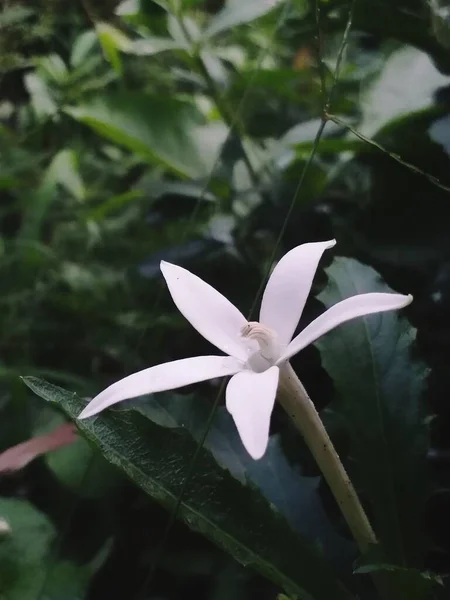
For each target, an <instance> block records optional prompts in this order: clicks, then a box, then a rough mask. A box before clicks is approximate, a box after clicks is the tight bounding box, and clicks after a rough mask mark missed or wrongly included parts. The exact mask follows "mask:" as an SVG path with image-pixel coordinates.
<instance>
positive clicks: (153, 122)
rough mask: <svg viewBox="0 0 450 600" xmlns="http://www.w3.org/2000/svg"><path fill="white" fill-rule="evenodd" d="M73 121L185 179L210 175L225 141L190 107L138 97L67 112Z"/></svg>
mask: <svg viewBox="0 0 450 600" xmlns="http://www.w3.org/2000/svg"><path fill="white" fill-rule="evenodd" d="M67 112H68V113H69V114H70V115H71V116H72V117H73V118H75V119H77V120H79V121H81V122H82V123H85V124H86V125H88V126H89V127H91V128H92V129H94V130H95V131H97V132H98V133H100V134H101V135H103V136H104V137H106V138H108V139H110V140H112V141H114V142H116V143H118V144H121V145H122V146H125V147H126V148H128V149H129V150H131V151H133V152H135V153H136V154H138V155H140V156H142V157H143V158H144V159H146V160H149V161H151V162H157V163H160V164H164V165H165V166H166V167H168V168H169V169H171V170H172V171H175V172H176V173H178V174H180V175H184V176H186V177H193V178H195V177H206V176H208V175H209V174H210V172H211V170H212V168H213V165H214V164H215V161H216V158H217V156H218V154H219V152H220V151H221V149H222V145H223V143H224V141H225V139H226V136H227V132H228V130H227V128H226V127H225V126H224V125H223V123H205V122H204V119H203V118H202V116H201V115H200V114H199V113H198V112H197V110H196V109H195V108H194V107H193V106H192V105H191V104H189V103H187V102H183V101H181V100H178V99H176V98H172V97H171V98H164V97H161V96H149V95H147V94H143V93H139V92H122V93H116V94H111V95H109V96H107V95H103V96H101V97H97V98H95V99H94V100H93V101H92V102H90V103H88V104H84V105H81V106H77V107H74V108H71V109H68V110H67Z"/></svg>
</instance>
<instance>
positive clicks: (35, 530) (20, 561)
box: [0, 498, 55, 600]
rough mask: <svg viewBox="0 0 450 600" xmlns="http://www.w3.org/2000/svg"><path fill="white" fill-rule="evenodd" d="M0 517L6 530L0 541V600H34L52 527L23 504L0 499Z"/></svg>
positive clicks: (40, 584)
mask: <svg viewBox="0 0 450 600" xmlns="http://www.w3.org/2000/svg"><path fill="white" fill-rule="evenodd" d="M0 516H1V517H2V518H3V519H5V521H6V522H7V523H8V525H9V529H10V531H9V532H7V533H4V534H2V535H1V537H0V573H1V576H0V599H1V600H3V599H5V600H6V599H7V600H35V598H36V593H37V591H38V590H39V588H40V587H41V586H42V584H43V582H44V577H45V571H44V570H43V564H44V562H45V560H46V559H47V558H48V555H49V552H50V544H51V542H52V541H53V539H54V536H55V531H54V528H53V525H52V524H51V522H50V521H49V520H48V519H47V517H46V516H45V515H43V514H42V513H40V512H39V511H38V510H37V509H35V508H34V507H33V506H32V505H31V504H29V503H28V502H26V501H24V500H16V499H9V498H8V499H7V498H1V499H0Z"/></svg>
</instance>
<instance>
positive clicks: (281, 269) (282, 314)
mask: <svg viewBox="0 0 450 600" xmlns="http://www.w3.org/2000/svg"><path fill="white" fill-rule="evenodd" d="M335 244H336V240H329V241H328V242H314V243H309V244H302V245H301V246H297V247H296V248H294V249H293V250H291V251H290V252H288V253H287V254H285V255H284V256H283V258H282V259H281V260H280V261H279V262H278V264H277V265H276V267H275V268H274V270H273V272H272V275H271V276H270V279H269V281H268V282H267V286H266V289H265V290H264V295H263V299H262V302H261V311H260V316H259V321H260V323H262V324H263V325H266V326H267V327H269V328H270V329H273V330H274V331H276V332H277V334H278V339H279V342H280V344H281V345H282V346H286V345H287V344H289V342H290V341H291V339H292V336H293V335H294V331H295V328H296V327H297V324H298V322H299V320H300V317H301V315H302V312H303V309H304V307H305V303H306V300H307V298H308V294H309V291H310V289H311V285H312V282H313V279H314V275H315V273H316V270H317V265H318V264H319V261H320V259H321V257H322V254H323V253H324V252H325V250H327V249H328V248H332V247H333V246H334V245H335Z"/></svg>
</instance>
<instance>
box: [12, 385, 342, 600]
mask: <svg viewBox="0 0 450 600" xmlns="http://www.w3.org/2000/svg"><path fill="white" fill-rule="evenodd" d="M24 381H25V383H26V384H27V385H28V387H30V389H32V390H33V391H34V392H35V393H36V394H38V395H39V396H41V397H42V398H44V399H46V400H48V401H50V402H52V403H53V404H56V405H58V406H60V407H61V408H62V409H63V410H64V411H65V412H66V414H67V415H68V416H70V417H71V418H75V417H76V416H77V415H78V414H79V413H80V411H81V409H82V408H83V407H84V405H85V403H84V402H83V401H82V400H81V399H79V398H78V397H77V396H76V395H75V394H72V393H70V392H67V391H66V390H63V389H62V388H59V387H57V386H54V385H51V384H48V383H46V382H45V381H42V380H38V379H36V378H32V377H29V378H25V380H24ZM77 425H78V427H79V428H80V430H81V431H82V432H83V433H84V435H85V436H86V437H87V438H88V439H89V440H90V441H91V442H93V443H94V444H95V445H97V446H98V448H99V449H100V451H101V452H102V453H103V455H104V456H105V458H106V459H107V460H109V461H110V462H111V463H113V464H115V465H117V466H118V467H119V468H120V469H122V470H123V471H124V472H125V473H127V475H128V476H129V477H130V478H131V479H132V480H133V481H134V482H135V483H136V485H138V486H140V487H141V488H142V489H143V490H144V491H146V492H147V493H148V494H149V495H150V496H152V497H153V498H154V499H155V500H156V501H158V502H160V503H161V504H163V505H164V506H165V507H167V508H168V509H169V510H170V509H173V508H174V506H175V505H176V503H177V499H178V496H179V494H180V493H181V489H182V487H183V482H184V480H185V478H186V476H187V474H188V472H189V470H190V464H191V460H192V456H193V454H194V452H195V450H196V444H195V442H194V441H193V440H192V438H191V437H190V436H188V435H186V434H183V433H182V432H181V431H180V430H178V429H168V428H164V427H161V426H158V425H156V424H155V423H153V422H152V421H150V420H149V419H147V418H146V417H144V416H143V415H141V414H139V413H138V412H136V411H107V412H105V413H103V414H102V415H101V416H100V417H96V418H94V419H92V420H91V419H89V420H87V421H84V420H83V421H77ZM179 517H180V518H182V519H183V520H184V521H186V522H187V524H188V525H189V526H190V527H191V528H192V529H194V530H196V531H199V532H201V533H203V534H204V535H205V536H207V537H208V538H210V539H211V540H212V541H213V542H215V543H216V544H217V545H219V546H220V547H221V548H223V549H224V550H225V551H227V552H229V553H230V554H231V555H232V556H234V557H235V558H236V559H237V560H238V561H240V562H241V563H243V564H245V565H248V566H251V567H253V568H255V569H257V570H258V571H259V572H260V573H262V574H263V575H264V576H266V577H267V578H269V579H271V580H272V581H274V582H275V583H277V584H278V585H280V586H281V587H283V588H285V589H286V590H287V591H288V592H289V593H293V594H297V595H298V596H299V598H301V599H305V600H306V599H307V600H312V599H314V600H329V598H333V599H336V600H340V599H344V598H345V599H347V600H348V599H349V598H350V597H351V596H350V595H349V593H348V592H347V591H346V590H345V588H343V586H342V585H341V583H340V582H339V581H338V580H337V579H336V578H335V576H334V575H333V573H332V572H331V570H330V568H329V566H328V565H327V563H326V562H325V560H324V559H323V557H322V556H321V555H320V553H319V552H318V550H317V549H316V548H315V547H314V545H312V544H308V543H306V542H305V541H304V540H303V539H302V538H301V537H300V536H298V535H297V534H295V533H294V532H293V531H292V530H291V529H290V527H289V525H288V524H287V522H286V521H285V520H284V518H283V517H282V516H281V515H280V514H279V513H278V512H277V511H276V510H275V509H274V507H272V506H271V505H270V504H269V503H268V502H267V501H266V500H265V499H264V498H263V497H262V496H261V494H260V492H259V491H258V490H256V489H255V488H254V487H253V486H252V485H251V484H249V483H248V484H247V485H242V484H241V483H240V482H239V481H237V480H236V479H234V478H233V477H232V476H231V475H230V473H229V471H228V470H226V469H223V468H221V467H220V466H219V465H218V464H217V463H216V462H215V461H214V459H213V458H212V456H211V454H210V453H209V452H208V451H207V450H206V449H202V450H200V452H199V455H198V459H197V463H196V468H195V469H194V471H193V473H192V476H191V477H190V479H189V484H188V485H187V486H186V489H185V493H184V495H183V498H182V501H181V505H180V510H179Z"/></svg>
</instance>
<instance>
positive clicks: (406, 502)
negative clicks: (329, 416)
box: [318, 258, 427, 567]
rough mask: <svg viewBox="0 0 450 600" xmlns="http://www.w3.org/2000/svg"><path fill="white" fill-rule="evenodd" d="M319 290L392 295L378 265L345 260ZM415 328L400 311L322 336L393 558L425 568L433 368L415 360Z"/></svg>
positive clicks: (362, 483) (360, 478)
mask: <svg viewBox="0 0 450 600" xmlns="http://www.w3.org/2000/svg"><path fill="white" fill-rule="evenodd" d="M327 273H328V278H329V283H328V286H327V288H326V289H325V290H324V291H323V292H322V293H321V294H320V295H319V299H320V300H322V301H323V302H324V303H325V305H326V306H327V307H328V306H331V305H333V304H335V303H336V302H339V301H340V300H342V299H344V298H348V297H350V296H353V295H355V294H361V293H366V292H391V291H392V290H390V289H389V288H388V287H387V285H385V284H384V283H382V282H381V281H380V278H379V275H378V274H377V273H376V272H375V271H374V270H373V269H371V268H370V267H368V266H365V265H362V264H360V263H358V262H357V261H355V260H353V259H347V258H338V259H336V260H335V261H334V262H333V263H332V265H331V266H330V267H329V269H327ZM414 340H415V330H414V329H413V328H412V327H411V326H410V325H409V324H408V323H407V321H406V320H405V319H403V318H399V316H398V315H397V313H396V312H389V313H382V314H377V315H371V316H368V317H363V318H359V319H356V320H354V321H351V322H349V323H346V324H344V325H341V326H340V327H338V328H336V329H334V330H333V331H332V332H330V333H329V334H327V335H326V336H325V337H324V338H322V339H321V340H319V342H318V347H319V350H320V353H321V357H322V364H323V366H324V367H325V369H326V370H327V372H328V373H329V375H330V376H331V378H332V379H333V382H334V385H335V388H336V391H337V393H338V396H339V402H340V405H339V406H338V407H337V408H340V410H341V411H342V412H343V414H344V415H345V416H346V419H347V422H348V430H349V435H350V438H351V440H350V441H351V457H352V459H353V461H354V462H355V473H354V476H355V478H356V479H355V482H356V483H357V484H358V487H359V488H361V489H362V491H363V492H364V498H367V500H368V501H369V503H370V513H371V514H373V525H374V529H375V532H376V534H377V536H378V538H379V540H380V542H381V544H382V545H383V549H384V551H385V553H386V556H387V557H388V560H389V562H392V563H393V564H397V565H403V566H404V565H407V564H409V565H411V566H419V567H420V566H421V560H422V556H421V552H422V550H423V536H422V534H423V532H422V526H423V502H424V495H425V493H426V489H427V482H426V477H425V472H424V469H425V456H426V451H427V431H426V426H425V415H424V414H423V407H422V403H421V394H422V392H423V389H424V382H425V377H426V369H425V367H424V365H423V364H421V363H419V362H418V361H413V359H412V357H411V346H412V345H413V343H414Z"/></svg>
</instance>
